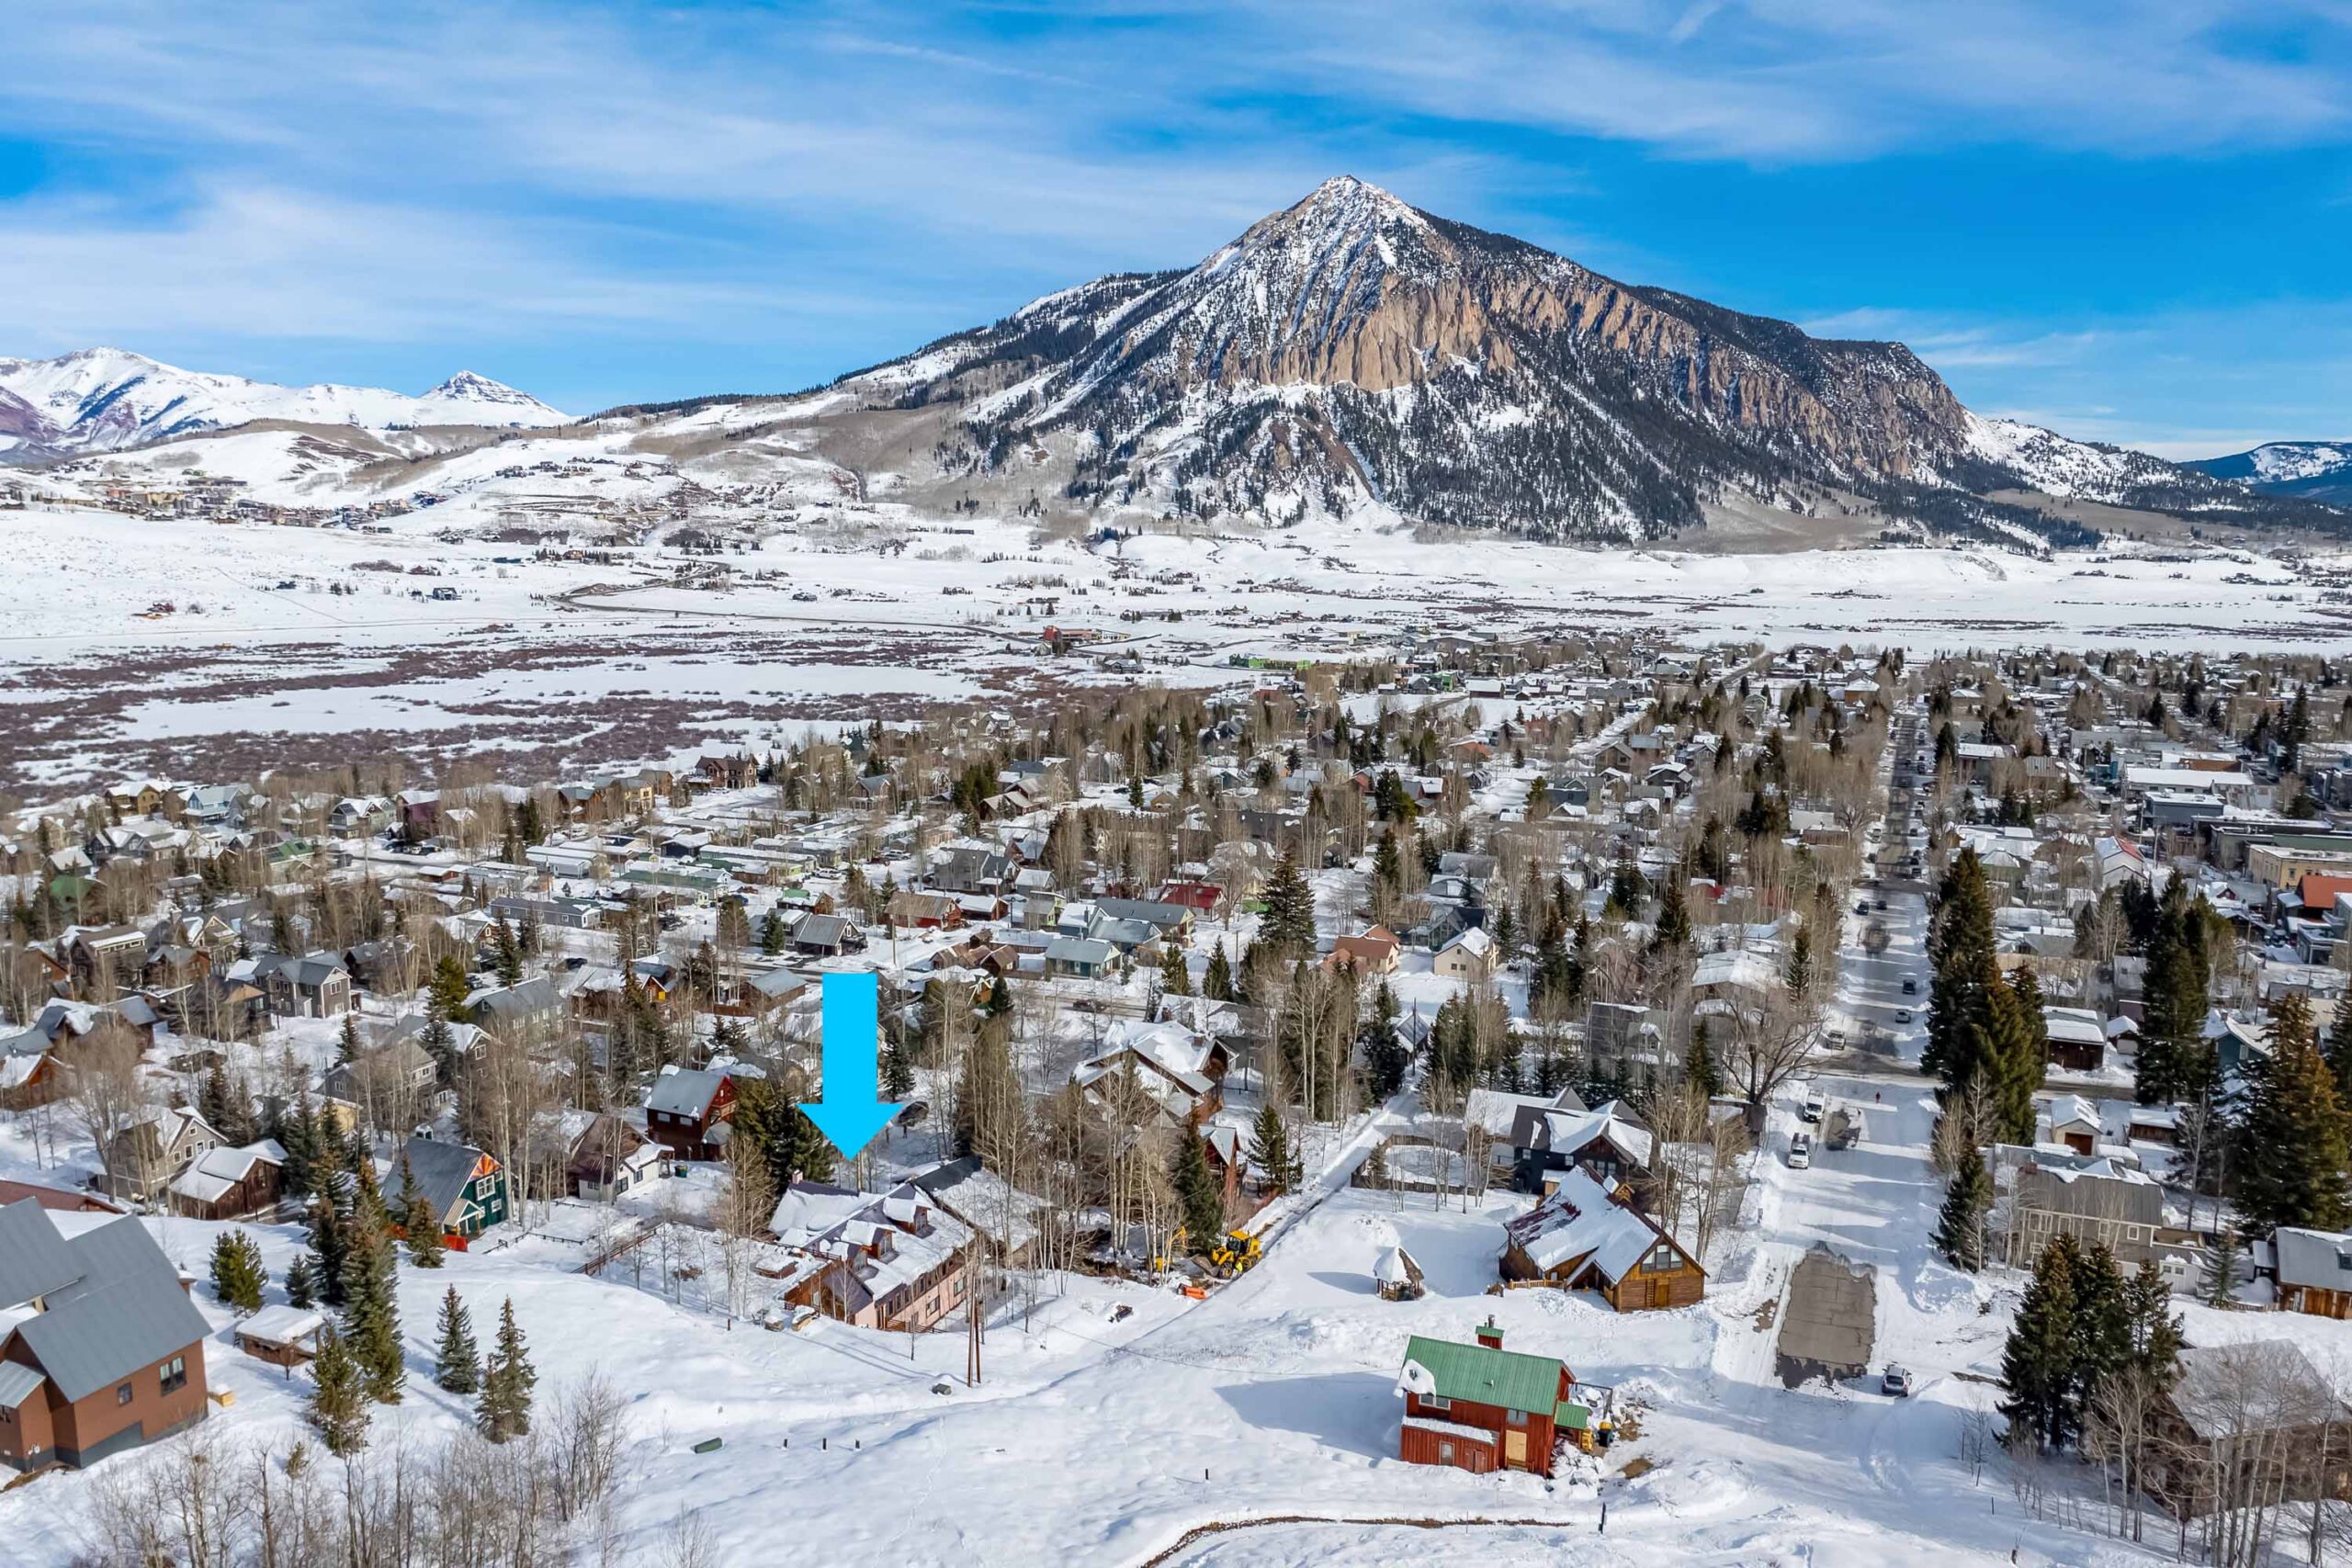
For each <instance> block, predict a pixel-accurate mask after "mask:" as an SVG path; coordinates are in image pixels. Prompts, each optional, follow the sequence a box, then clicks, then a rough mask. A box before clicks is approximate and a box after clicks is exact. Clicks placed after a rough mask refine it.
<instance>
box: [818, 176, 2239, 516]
mask: <svg viewBox="0 0 2352 1568" xmlns="http://www.w3.org/2000/svg"><path fill="white" fill-rule="evenodd" d="M861 382H863V383H865V385H866V386H867V387H868V388H869V389H872V390H875V391H884V390H887V391H888V394H889V395H890V396H891V397H892V398H894V399H896V400H898V401H899V402H900V403H902V404H909V403H930V402H936V401H941V400H955V401H958V402H960V403H962V404H963V405H964V408H965V411H966V412H965V416H964V422H963V423H964V429H965V431H966V432H967V435H968V441H967V443H966V444H964V445H963V446H950V447H946V448H944V449H943V453H942V456H943V458H944V460H945V461H947V462H948V463H949V464H951V465H952V464H954V463H956V462H958V461H961V462H965V463H968V464H970V465H972V466H974V467H977V468H986V467H989V466H992V465H994V464H997V463H1000V462H1001V461H1003V460H1004V459H1005V457H1007V455H1008V454H1009V453H1010V452H1012V450H1014V449H1015V447H1016V446H1023V445H1024V444H1025V443H1028V442H1031V441H1034V440H1035V439H1036V438H1040V437H1044V436H1048V435H1050V434H1054V433H1057V432H1058V433H1067V434H1071V435H1074V436H1075V438H1076V439H1075V440H1074V442H1073V443H1072V445H1073V446H1074V448H1075V457H1074V474H1073V478H1072V479H1071V481H1070V485H1069V494H1070V495H1071V496H1072V497H1074V498H1075V499H1078V500H1080V501H1082V502H1088V503H1090V504H1094V505H1099V506H1105V507H1114V508H1115V507H1143V508H1148V509H1151V510H1154V511H1174V512H1177V513H1198V514H1201V515H1205V516H1216V515H1220V514H1238V515H1245V516H1246V515H1255V516H1259V517H1261V518H1264V519H1267V520H1272V521H1276V522H1279V521H1282V520H1283V519H1285V518H1288V517H1291V516H1295V515H1299V514H1301V513H1304V512H1305V511H1306V510H1307V509H1309V508H1319V509H1325V510H1329V511H1333V512H1340V513H1345V512H1350V511H1354V510H1360V509H1366V508H1373V509H1385V510H1386V511H1390V512H1394V513H1397V514H1400V515H1402V516H1405V517H1409V518H1413V519H1417V520H1428V521H1436V522H1443V523H1453V524H1462V525H1474V526H1486V527H1500V528H1508V529H1510V530H1513V531H1517V532H1523V533H1528V534H1532V535H1536V536H1549V537H1645V536H1655V535H1657V534H1660V533H1664V532H1669V531H1672V530H1674V529H1678V528H1682V527H1688V526H1691V525H1697V524H1699V523H1700V522H1701V521H1702V518H1703V515H1704V513H1705V510H1706V508H1707V506H1708V505H1709V504H1710V503H1711V502H1716V501H1720V500H1723V499H1724V498H1725V496H1726V495H1727V494H1729V493H1731V492H1737V493H1738V494H1740V495H1743V496H1747V497H1751V498H1756V499H1759V500H1762V501H1765V502H1771V503H1777V504H1783V505H1790V506H1793V507H1797V508H1799V509H1803V508H1804V507H1805V506H1807V505H1810V504H1813V503H1814V502H1817V501H1818V500H1819V499H1820V497H1821V496H1823V495H1824V494H1826V492H1827V491H1831V490H1836V491H1847V492H1859V493H1860V494H1863V495H1865V496H1866V497H1870V498H1871V499H1874V500H1875V499H1885V500H1888V501H1890V502H1894V503H1896V505H1897V506H1898V509H1899V507H1900V505H1902V504H1905V498H1912V497H1916V496H1918V495H1921V494H1930V495H1932V496H1934V497H1935V500H1934V501H1933V502H1932V503H1931V505H1930V506H1929V507H1928V510H1932V511H1939V512H1941V513H1944V516H1943V518H1942V521H1943V522H1945V523H1947V524H1950V523H1952V522H1954V521H1958V522H1962V523H1964V522H1965V521H1966V520H1967V517H1966V515H1965V514H1967V513H1970V512H1971V511H1972V506H1971V504H1970V503H1962V502H1958V497H1959V496H1960V495H1962V494H1968V493H1973V492H1981V491H1984V490H1985V489H1986V488H1988V487H1989V488H2003V487H2007V488H2029V489H2030V488H2031V478H2032V477H2031V476H2030V475H2029V474H2025V473H2022V472H2018V471H2015V470H2012V469H2007V468H2003V467H2002V463H2001V455H2000V453H1999V452H1998V451H1988V450H1986V449H1985V444H1984V442H1983V441H1982V440H1981V439H1980V435H1979V426H1981V425H1982V424H1983V423H1984V422H1981V421H1975V420H1974V419H1973V416H1972V415H1971V414H1970V413H1969V412H1968V411H1967V410H1966V409H1964V408H1963V407H1962V405H1961V403H1960V400H1958V399H1957V398H1955V397H1954V396H1953V395H1952V392H1951V389H1950V388H1949V387H1947V386H1945V385H1944V383H1943V381H1942V379H1941V378H1939V377H1938V376H1937V375H1936V373H1935V372H1934V371H1933V370H1931V369H1929V368H1928V367H1927V366H1926V365H1925V364H1923V363H1921V362H1920V360H1919V359H1918V357H1917V355H1913V354H1912V353H1911V351H1910V350H1909V349H1907V348H1905V347H1904V346H1903V345H1902V344H1894V343H1868V342H1841V341H1834V340H1826V339H1818V338H1814V337H1811V336H1809V335H1807V334H1806V333H1804V332H1802V331H1800V330H1799V329H1798V328H1796V327H1794V326H1792V325H1791V324H1789V323H1788V322H1785V321H1771V320H1769V319H1766V318H1763V317H1758V316H1748V315H1742V314H1740V313H1738V312H1736V311H1733V310H1724V309H1722V308H1721V307H1719V306H1715V305H1711V304H1708V303H1706V302H1705V301H1703V300H1699V299H1691V298H1689V297H1687V296H1684V295H1679V294H1675V293H1671V292H1668V291H1667V290H1664V289H1657V288H1638V287H1634V286H1631V285H1627V284H1623V283H1620V282H1617V281H1616V280H1614V279H1612V278H1609V277H1604V276H1601V275H1600V274H1598V273H1595V272H1592V271H1590V270H1589V269H1587V268H1585V267H1583V266H1580V265H1577V263H1575V262H1573V261H1570V260H1568V259H1566V257H1562V256H1557V255H1554V254H1550V253H1549V252H1546V251H1544V250H1541V249H1539V248H1537V247H1535V246H1532V245H1530V244H1527V243H1523V242H1521V241H1518V240H1514V239H1510V238H1509V237H1507V236H1503V235H1498V234H1492V233H1487V232H1486V231H1481V230H1477V229H1473V228H1470V227H1468V226H1466V225H1464V224H1460V223H1454V222H1451V221H1449V220H1444V219H1442V218H1437V217H1434V216H1432V215H1430V214H1429V213H1425V212H1421V211H1419V210H1417V209H1414V208H1412V207H1409V206H1408V205H1406V204H1405V203H1404V202H1402V201H1400V200H1398V199H1397V197H1393V196H1391V195H1389V194H1388V193H1387V192H1385V191H1383V190H1380V189H1378V188H1376V187H1374V186H1369V185H1366V184H1364V183H1363V182H1362V181H1360V180H1355V179H1351V178H1345V177H1342V178H1338V179H1333V180H1330V181H1328V182H1326V183H1325V184H1324V185H1322V186H1319V187H1317V189H1316V190H1315V191H1314V192H1313V193H1312V194H1311V195H1309V196H1308V197H1306V200H1304V201H1302V202H1300V203H1299V204H1298V205H1296V206H1295V207H1293V208H1290V209H1287V210H1285V211H1283V212H1278V213H1275V214H1273V215H1272V216H1271V217H1268V218H1266V219H1263V220H1261V221H1259V222H1258V223H1256V224H1254V225H1252V226H1251V227H1250V230H1249V231H1248V232H1246V233H1244V234H1243V235H1241V236H1240V237H1239V238H1238V239H1237V240H1235V241H1234V242H1233V243H1230V244H1228V245H1226V246H1224V247H1222V248H1221V249H1219V250H1218V251H1217V252H1216V253H1215V254H1212V255H1210V256H1208V257H1207V258H1206V259H1204V261H1202V262H1201V264H1200V265H1197V266H1194V267H1193V268H1191V269H1189V270H1186V271H1182V272H1173V273H1162V274H1152V275H1141V276H1123V277H1115V278H1105V279H1102V280H1099V281H1098V282H1096V283H1094V284H1091V285H1086V286H1083V287H1081V288H1075V289H1071V290H1069V291H1067V292H1065V293H1062V294H1058V295H1053V296H1049V297H1048V298H1046V299H1041V300H1039V301H1037V302H1036V303H1035V304H1034V305H1032V306H1030V307H1028V308H1027V309H1026V310H1023V311H1021V312H1019V313H1018V314H1016V315H1014V316H1012V317H1009V318H1007V319H1006V320H1005V321H1001V322H998V323H997V324H996V325H995V326H993V327H989V328H985V329H981V330H979V331H978V332H973V333H964V334H960V335H959V336H957V337H956V338H952V339H948V340H945V341H944V342H942V343H940V344H933V345H932V346H931V347H930V348H929V349H926V350H925V351H923V352H922V353H921V354H918V355H913V356H911V357H910V358H909V359H907V360H903V361H900V362H898V363H897V364H895V365H892V366H888V367H881V368H880V369H878V370H876V371H873V372H868V373H867V374H866V375H865V377H861V378H852V385H856V384H858V383H861ZM2051 439H2052V440H2053V441H2059V442H2061V443H2062V444H2063V445H2065V446H2070V447H2072V446H2076V445H2077V444H2073V443H2064V442H2063V438H2060V437H2052V438H2051ZM1996 445H1997V444H1996ZM2084 450H2086V451H2087V450H2092V449H2089V448H2085V449H2084ZM2135 456H2136V455H2135ZM2146 461H2148V462H2151V463H2153V462H2154V459H2147V460H2146ZM2091 466H2092V467H2097V468H2102V471H2109V470H2114V469H2115V468H2116V465H2114V464H2111V463H2106V464H2096V463H2095V464H2092V465H2091ZM2157 467H2158V468H2164V469H2165V470H2166V472H2167V482H2169V480H2170V479H2171V478H2172V477H2176V476H2177V475H2178V474H2179V472H2180V471H2179V470H2177V469H2172V468H2170V465H2157ZM1962 474H1965V475H1966V479H1964V480H1961V479H1955V476H1957V475H1962ZM2192 478H2193V479H2202V478H2203V476H2192ZM2206 484H2207V488H2208V489H2209V490H2211V491H2212V492H2213V493H2214V494H2215V495H2218V494H2220V492H2221V491H2222V490H2224V489H2228V490H2230V491H2233V493H2234V494H2236V495H2238V496H2243V495H2244V494H2245V492H2244V491H2238V490H2236V488H2235V487H2222V486H2216V485H2212V484H2211V481H2206ZM2101 499H2111V500H2120V499H2121V498H2120V496H2105V497H2102V498H2101ZM2206 499H2207V500H2209V501H2210V500H2211V499H2212V498H2211V496H2208V497H2207V498H2206ZM1973 511H1974V513H1980V514H1981V513H1984V512H1985V508H1983V507H1974V508H1973ZM1978 521H1980V522H1981V521H1984V518H1983V516H1982V515H1979V516H1978ZM2029 525H2030V519H2029Z"/></svg>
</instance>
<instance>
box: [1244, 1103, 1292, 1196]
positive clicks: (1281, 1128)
mask: <svg viewBox="0 0 2352 1568" xmlns="http://www.w3.org/2000/svg"><path fill="white" fill-rule="evenodd" d="M1250 1164H1251V1165H1254V1166H1256V1167H1257V1168H1259V1169H1260V1170H1262V1171H1264V1172H1265V1173H1266V1179H1267V1180H1268V1181H1269V1182H1271V1183H1272V1186H1273V1189H1274V1190H1275V1191H1277V1192H1295V1191H1296V1190H1298V1186H1299V1182H1300V1181H1301V1179H1303V1177H1304V1174H1305V1173H1304V1172H1303V1171H1301V1169H1300V1168H1299V1161H1298V1146H1297V1145H1296V1144H1295V1143H1294V1142H1293V1141H1292V1139H1291V1135H1290V1128H1289V1127H1288V1126H1287V1125H1286V1124H1285V1123H1284V1122H1283V1112H1282V1107H1280V1106H1278V1105H1276V1104H1275V1103H1274V1102H1273V1101H1272V1100H1267V1101H1266V1102H1265V1103H1264V1104H1263V1105H1261V1106H1260V1107H1259V1108H1258V1122H1257V1125H1256V1126H1255V1127H1253V1128H1252V1129H1251V1130H1250Z"/></svg>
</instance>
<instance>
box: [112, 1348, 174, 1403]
mask: <svg viewBox="0 0 2352 1568" xmlns="http://www.w3.org/2000/svg"><path fill="white" fill-rule="evenodd" d="M124 1386H125V1387H128V1386H129V1385H128V1384H125V1385H124ZM186 1387H187V1357H186V1356H174V1357H173V1358H172V1359H170V1360H168V1361H165V1362H164V1393H178V1392H179V1391H180V1390H182V1389H184V1388H186ZM118 1402H119V1403H121V1404H129V1403H130V1401H128V1400H122V1399H120V1398H119V1395H118Z"/></svg>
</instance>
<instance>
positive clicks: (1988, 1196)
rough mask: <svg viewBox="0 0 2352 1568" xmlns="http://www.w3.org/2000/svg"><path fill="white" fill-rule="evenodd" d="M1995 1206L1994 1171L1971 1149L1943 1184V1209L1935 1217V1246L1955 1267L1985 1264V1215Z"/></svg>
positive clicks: (1971, 1267)
mask: <svg viewBox="0 0 2352 1568" xmlns="http://www.w3.org/2000/svg"><path fill="white" fill-rule="evenodd" d="M1992 1207H1993V1178H1992V1175H1991V1173H1990V1172H1988V1171H1986V1170H1985V1161H1984V1160H1983V1158H1981V1157H1980V1156H1978V1155H1977V1153H1976V1151H1975V1150H1973V1149H1970V1150H1968V1151H1966V1152H1965V1153H1964V1154H1963V1155H1962V1158H1961V1161H1960V1168H1958V1169H1957V1170H1955V1171H1953V1172H1952V1173H1951V1181H1950V1182H1948V1183H1947V1184H1946V1185H1945V1187H1944V1206H1943V1212H1942V1213H1940V1214H1939V1215H1938V1216H1937V1218H1936V1233H1935V1238H1934V1239H1935V1244H1936V1250H1937V1251H1938V1252H1939V1253H1941V1254H1942V1255H1943V1258H1944V1260H1945V1261H1946V1262H1948V1263H1950V1264H1951V1266H1952V1267H1953V1268H1955V1269H1966V1270H1967V1271H1968V1272H1970V1273H1972V1274H1973V1273H1975V1272H1976V1271H1977V1270H1978V1269H1982V1268H1984V1267H1985V1213H1986V1212H1987V1211H1989V1210H1990V1209H1991V1208H1992Z"/></svg>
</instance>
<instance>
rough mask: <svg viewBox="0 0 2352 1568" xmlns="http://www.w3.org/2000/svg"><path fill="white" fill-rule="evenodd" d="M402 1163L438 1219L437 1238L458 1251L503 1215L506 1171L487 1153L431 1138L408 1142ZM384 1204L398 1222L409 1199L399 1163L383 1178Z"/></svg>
mask: <svg viewBox="0 0 2352 1568" xmlns="http://www.w3.org/2000/svg"><path fill="white" fill-rule="evenodd" d="M401 1160H402V1161H405V1162H406V1163H407V1166H408V1169H409V1170H410V1172H411V1173H413V1175H414V1176H415V1178H416V1187H417V1190H418V1191H420V1192H422V1193H423V1194H424V1201H425V1203H426V1204H427V1205H428V1206H429V1207H430V1208H431V1209H432V1211H433V1212H434V1213H436V1214H438V1215H440V1216H441V1239H442V1240H443V1241H444V1242H446V1243H447V1245H449V1246H450V1247H455V1248H457V1249H458V1251H459V1252H463V1251H464V1250H465V1249H466V1247H467V1244H468V1243H469V1242H471V1241H472V1240H473V1239H474V1238H475V1237H476V1236H479V1235H481V1233H482V1232H484V1231H486V1230H488V1229H489V1228H490V1227H491V1226H492V1225H494V1224H501V1223H502V1222H503V1221H504V1220H505V1218H506V1213H507V1189H506V1170H505V1168H504V1167H503V1166H501V1165H500V1164H499V1163H498V1161H497V1160H496V1159H495V1158H493V1157H492V1156H490V1155H487V1154H484V1153H483V1152H482V1151H481V1150H480V1149H478V1148H475V1147H474V1146H473V1145H470V1144H444V1143H437V1142H435V1140H433V1139H431V1138H411V1139H410V1140H409V1141H408V1144H407V1145H406V1146H405V1147H404V1148H402V1150H401ZM383 1186H384V1202H385V1204H386V1206H388V1207H389V1208H390V1210H391V1212H392V1215H393V1217H394V1218H395V1219H397V1218H398V1217H399V1216H400V1214H401V1212H402V1209H403V1207H404V1205H405V1204H406V1203H407V1201H408V1188H407V1184H406V1183H404V1182H403V1181H402V1180H401V1161H395V1162H394V1163H393V1166H392V1168H391V1171H390V1174H389V1175H388V1176H387V1177H386V1178H385V1180H384V1184H383Z"/></svg>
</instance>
